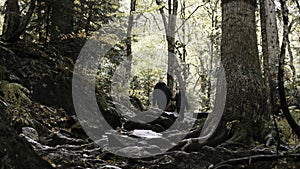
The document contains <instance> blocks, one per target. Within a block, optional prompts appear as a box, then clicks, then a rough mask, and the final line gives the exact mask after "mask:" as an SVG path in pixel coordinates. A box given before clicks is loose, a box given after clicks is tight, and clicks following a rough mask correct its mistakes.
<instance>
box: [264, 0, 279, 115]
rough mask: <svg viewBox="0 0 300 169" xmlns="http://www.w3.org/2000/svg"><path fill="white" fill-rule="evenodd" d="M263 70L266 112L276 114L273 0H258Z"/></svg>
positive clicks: (276, 41) (274, 16) (275, 51)
mask: <svg viewBox="0 0 300 169" xmlns="http://www.w3.org/2000/svg"><path fill="white" fill-rule="evenodd" d="M260 17H261V34H262V51H263V69H264V78H265V85H266V96H267V112H268V114H271V112H273V113H274V112H278V110H279V106H278V105H277V103H278V100H279V98H278V90H277V87H278V85H277V84H278V82H277V71H278V63H279V60H278V55H279V40H278V29H277V21H276V13H275V3H274V1H273V0H260Z"/></svg>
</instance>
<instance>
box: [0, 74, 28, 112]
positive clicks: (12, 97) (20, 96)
mask: <svg viewBox="0 0 300 169" xmlns="http://www.w3.org/2000/svg"><path fill="white" fill-rule="evenodd" d="M0 84H1V91H2V93H3V100H4V101H6V102H8V103H10V104H12V105H13V107H21V106H22V105H28V104H31V103H32V101H31V100H30V98H29V97H28V95H29V93H30V92H29V90H28V89H27V88H25V87H24V86H22V85H20V84H18V83H9V82H7V81H4V80H3V81H1V82H0Z"/></svg>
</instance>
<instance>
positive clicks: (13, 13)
mask: <svg viewBox="0 0 300 169" xmlns="http://www.w3.org/2000/svg"><path fill="white" fill-rule="evenodd" d="M5 4H6V10H5V18H4V25H3V32H2V36H3V39H4V40H5V39H7V38H9V37H11V36H12V35H13V34H14V33H15V32H16V30H17V29H18V27H19V26H20V22H21V13H20V7H19V1H18V0H7V1H6V3H5Z"/></svg>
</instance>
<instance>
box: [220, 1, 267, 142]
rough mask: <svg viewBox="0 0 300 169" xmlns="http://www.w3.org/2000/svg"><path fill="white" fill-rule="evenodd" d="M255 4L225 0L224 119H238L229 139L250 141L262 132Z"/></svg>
mask: <svg viewBox="0 0 300 169" xmlns="http://www.w3.org/2000/svg"><path fill="white" fill-rule="evenodd" d="M255 6H256V1H255V0H223V1H222V44H221V61H222V64H223V66H224V69H225V74H226V81H227V96H226V104H225V110H224V118H223V122H225V123H227V124H229V123H230V122H235V125H234V131H235V132H234V135H233V137H232V138H231V139H230V140H229V142H237V143H242V144H246V145H249V144H251V143H253V139H254V138H255V135H256V134H257V133H258V132H259V131H258V130H259V129H260V126H261V124H262V117H263V114H264V111H265V106H266V101H265V95H264V93H265V91H264V83H263V78H262V73H261V68H260V61H259V56H258V47H257V36H256V23H255Z"/></svg>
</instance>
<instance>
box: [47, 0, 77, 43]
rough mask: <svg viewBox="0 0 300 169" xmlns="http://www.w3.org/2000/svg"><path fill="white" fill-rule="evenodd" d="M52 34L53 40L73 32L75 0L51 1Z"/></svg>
mask: <svg viewBox="0 0 300 169" xmlns="http://www.w3.org/2000/svg"><path fill="white" fill-rule="evenodd" d="M50 6H51V12H50V19H51V25H50V34H51V38H52V39H53V40H55V39H57V38H59V37H60V36H61V35H66V34H69V33H72V32H73V23H74V20H73V16H74V1H72V0H64V1H61V0H51V1H50Z"/></svg>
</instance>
